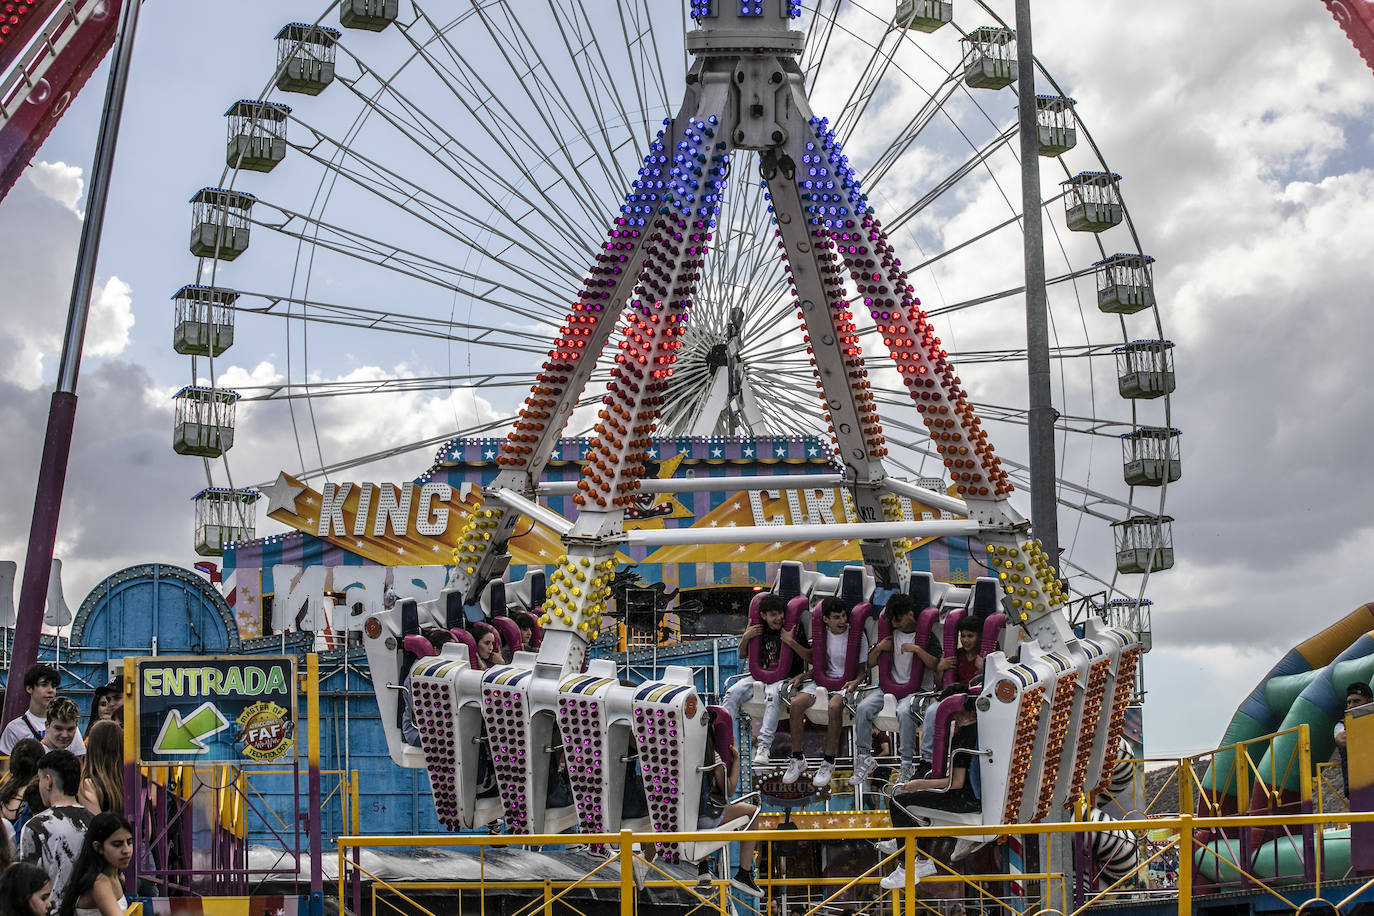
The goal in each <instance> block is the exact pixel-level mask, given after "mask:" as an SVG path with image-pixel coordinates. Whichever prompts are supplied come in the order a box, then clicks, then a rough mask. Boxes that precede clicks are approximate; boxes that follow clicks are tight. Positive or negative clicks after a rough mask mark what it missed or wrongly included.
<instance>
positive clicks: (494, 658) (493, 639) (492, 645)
mask: <svg viewBox="0 0 1374 916" xmlns="http://www.w3.org/2000/svg"><path fill="white" fill-rule="evenodd" d="M468 629H469V630H470V631H471V632H472V638H473V640H474V641H475V642H476V643H477V665H478V667H479V668H480V669H481V670H483V671H485V670H487V669H488V668H490V667H492V666H493V665H504V664H505V663H506V660H505V659H503V658H502V657H501V648H500V646H501V637H500V635H499V634H497V632H496V627H494V626H492V625H491V624H489V623H482V622H481V621H478V622H475V623H472V624H470V625H469V626H468Z"/></svg>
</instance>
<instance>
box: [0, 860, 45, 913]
mask: <svg viewBox="0 0 1374 916" xmlns="http://www.w3.org/2000/svg"><path fill="white" fill-rule="evenodd" d="M51 897H52V882H51V881H50V880H48V874H47V872H45V871H43V869H41V868H39V867H38V866H37V865H34V864H32V863H30V862H15V863H14V864H13V865H11V866H9V867H8V868H6V869H5V871H4V873H3V874H0V916H47V914H48V902H49V899H50V898H51Z"/></svg>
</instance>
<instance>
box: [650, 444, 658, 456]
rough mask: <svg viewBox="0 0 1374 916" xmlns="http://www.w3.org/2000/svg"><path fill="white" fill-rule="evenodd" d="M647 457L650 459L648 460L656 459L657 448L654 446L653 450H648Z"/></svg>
mask: <svg viewBox="0 0 1374 916" xmlns="http://www.w3.org/2000/svg"><path fill="white" fill-rule="evenodd" d="M649 457H650V458H657V457H658V447H657V446H655V447H654V448H651V449H649Z"/></svg>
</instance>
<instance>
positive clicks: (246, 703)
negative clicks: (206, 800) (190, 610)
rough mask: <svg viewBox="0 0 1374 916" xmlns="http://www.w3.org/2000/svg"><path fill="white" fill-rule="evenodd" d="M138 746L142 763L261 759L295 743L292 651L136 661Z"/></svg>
mask: <svg viewBox="0 0 1374 916" xmlns="http://www.w3.org/2000/svg"><path fill="white" fill-rule="evenodd" d="M137 672H138V674H137V686H138V712H139V716H138V721H139V726H138V746H139V759H140V760H141V761H143V762H145V763H169V762H173V761H188V762H191V761H194V762H217V763H218V762H223V763H234V762H245V761H254V762H258V763H266V762H270V761H274V760H281V759H282V758H289V757H290V756H291V755H292V754H293V753H294V751H295V747H296V659H295V658H294V657H292V656H275V655H273V656H261V657H256V658H254V657H244V656H235V657H232V658H216V657H185V656H181V657H169V656H164V657H157V658H144V659H139V660H138V663H137Z"/></svg>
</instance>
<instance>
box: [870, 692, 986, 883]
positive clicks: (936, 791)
mask: <svg viewBox="0 0 1374 916" xmlns="http://www.w3.org/2000/svg"><path fill="white" fill-rule="evenodd" d="M974 702H975V698H974V697H972V696H970V695H965V697H964V705H963V708H962V709H960V710H959V711H958V712H956V713H955V714H954V716H953V718H952V720H951V722H950V724H951V725H952V726H953V727H954V734H953V735H952V737H951V738H950V744H949V751H950V753H953V752H954V751H956V750H960V749H963V750H970V751H972V750H977V748H978V717H977V713H976V712H975V709H976V707H975V706H974ZM972 760H973V758H972V757H971V756H970V755H968V754H955V755H954V757H953V758H952V762H951V763H950V766H949V771H948V775H947V776H945V777H944V778H933V777H930V778H924V779H912V780H909V781H908V782H905V783H901V784H900V785H898V786H897V788H896V791H895V792H894V793H893V794H892V797H891V799H889V801H888V805H887V811H888V815H889V816H890V817H891V818H892V826H893V827H896V828H898V829H905V828H908V827H919V826H921V823H920V822H919V821H918V820H916V818H914V817H913V816H912V815H911V814H910V813H909V812H908V811H907V808H909V807H919V808H934V809H936V810H940V811H952V812H969V811H977V810H978V808H979V801H978V795H977V793H976V792H975V790H974V781H975V780H974V777H973V776H971V775H970V768H971V767H972ZM940 839H941V840H945V839H949V838H947V837H942V838H940ZM932 842H933V841H932V840H930V839H926V838H922V839H921V840H920V841H918V842H917V844H916V848H917V849H918V850H920V851H921V852H922V853H924V855H922V856H918V857H917V860H916V880H918V881H919V880H920V879H921V878H925V877H929V876H930V875H933V874H935V863H934V861H933V860H932V859H931V858H930V855H931V849H932V847H931V843H932ZM900 845H901V843H900V841H899V840H896V839H889V840H883V841H882V842H880V843H878V851H879V852H881V853H883V854H884V855H892V854H893V853H895V852H896V851H897V849H898V847H899V846H900ZM880 883H881V884H882V886H883V887H884V888H885V889H887V890H895V889H898V888H902V887H905V886H906V869H905V868H904V867H902V866H898V867H897V869H896V870H895V871H893V872H892V873H891V874H890V875H888V876H887V877H885V878H883V880H882V881H881V882H880Z"/></svg>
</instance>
